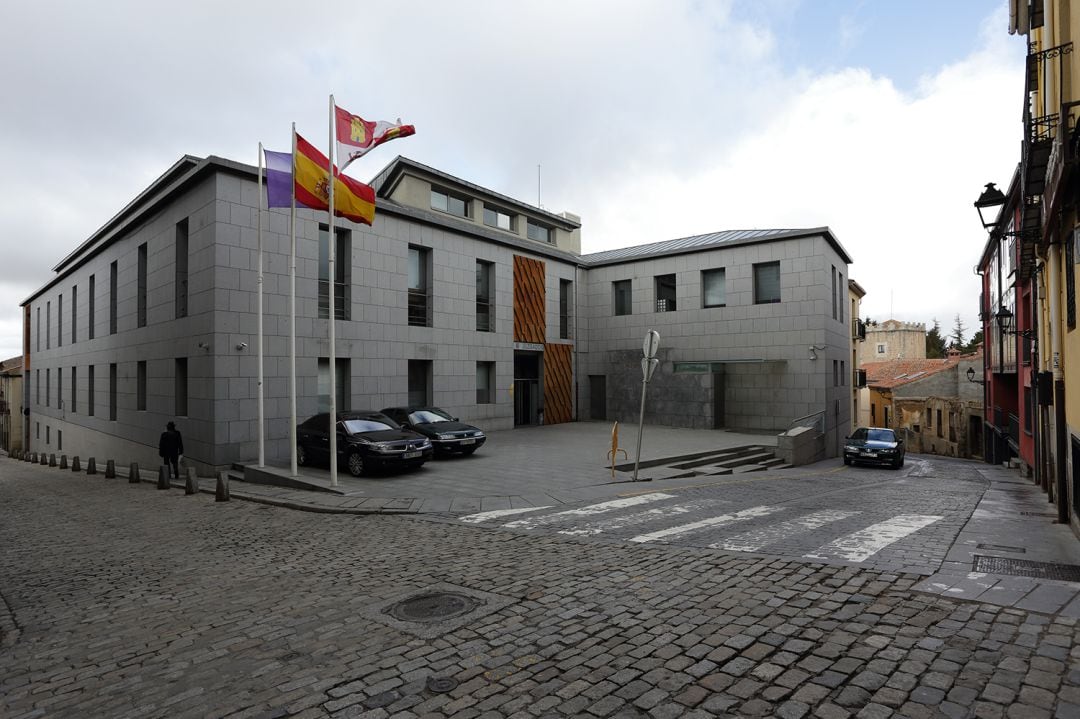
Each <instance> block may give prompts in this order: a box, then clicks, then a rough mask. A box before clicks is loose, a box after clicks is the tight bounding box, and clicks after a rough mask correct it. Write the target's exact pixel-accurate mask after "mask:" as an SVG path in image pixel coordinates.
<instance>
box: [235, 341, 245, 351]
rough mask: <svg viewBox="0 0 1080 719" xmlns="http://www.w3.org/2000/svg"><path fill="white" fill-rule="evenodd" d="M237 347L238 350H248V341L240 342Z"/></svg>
mask: <svg viewBox="0 0 1080 719" xmlns="http://www.w3.org/2000/svg"><path fill="white" fill-rule="evenodd" d="M236 349H238V350H246V349H247V342H241V343H240V344H238V345H236Z"/></svg>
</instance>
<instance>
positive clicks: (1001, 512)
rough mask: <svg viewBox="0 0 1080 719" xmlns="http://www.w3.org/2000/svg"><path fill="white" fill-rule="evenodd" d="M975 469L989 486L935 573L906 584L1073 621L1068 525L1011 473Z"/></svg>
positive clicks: (1076, 561)
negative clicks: (911, 583) (1057, 522)
mask: <svg viewBox="0 0 1080 719" xmlns="http://www.w3.org/2000/svg"><path fill="white" fill-rule="evenodd" d="M979 473H980V474H982V475H983V476H984V477H986V479H987V480H988V481H989V482H990V487H989V489H987V491H986V493H985V494H984V495H983V498H982V500H981V501H980V502H979V506H978V507H977V508H976V510H975V512H974V513H973V514H972V515H971V519H970V520H968V523H967V525H966V526H965V527H964V529H963V530H961V532H960V535H959V536H958V537H957V538H956V541H955V542H954V543H953V546H952V548H951V549H950V550H949V554H948V555H947V556H946V558H945V561H944V562H943V563H942V565H941V569H940V570H939V571H938V573H937V574H934V575H932V576H930V577H929V578H927V579H926V580H925V581H923V582H920V583H919V584H917V585H915V587H913V589H915V590H916V591H920V592H927V593H930V594H939V595H942V596H947V597H952V598H955V599H966V600H972V601H979V602H986V603H987V604H994V605H996V606H1000V607H1012V608H1015V609H1025V610H1029V611H1036V612H1044V613H1047V614H1060V615H1061V616H1064V617H1070V618H1075V619H1080V542H1078V541H1077V538H1076V536H1075V535H1074V534H1073V533H1072V530H1071V529H1070V528H1069V527H1067V526H1065V525H1062V524H1055V523H1054V519H1055V518H1056V516H1057V513H1056V510H1055V508H1054V506H1053V505H1052V504H1050V503H1049V502H1047V499H1046V495H1045V494H1044V493H1043V491H1042V490H1041V489H1040V488H1039V487H1037V486H1036V485H1035V484H1033V483H1032V482H1031V480H1029V479H1025V478H1023V477H1021V476H1020V475H1019V474H1018V473H1017V471H1016V470H1011V469H1004V468H1002V467H996V466H987V467H986V468H985V469H980V470H979ZM976 569H980V570H990V571H975V570H976ZM1018 573H1024V574H1028V575H1030V576H1018Z"/></svg>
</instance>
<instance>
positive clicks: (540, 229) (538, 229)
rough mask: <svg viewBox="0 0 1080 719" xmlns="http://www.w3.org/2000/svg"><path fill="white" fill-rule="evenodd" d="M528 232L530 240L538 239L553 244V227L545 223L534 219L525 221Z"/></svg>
mask: <svg viewBox="0 0 1080 719" xmlns="http://www.w3.org/2000/svg"><path fill="white" fill-rule="evenodd" d="M525 225H526V232H527V234H528V237H529V239H530V240H536V241H537V242H547V243H548V244H551V228H550V227H545V226H544V225H540V224H537V223H535V222H533V221H532V220H529V221H527V222H526V223H525Z"/></svg>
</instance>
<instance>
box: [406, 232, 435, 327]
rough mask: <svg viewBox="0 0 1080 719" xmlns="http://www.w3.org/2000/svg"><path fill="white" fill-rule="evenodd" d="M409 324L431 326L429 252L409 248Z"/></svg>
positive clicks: (417, 248) (426, 249)
mask: <svg viewBox="0 0 1080 719" xmlns="http://www.w3.org/2000/svg"><path fill="white" fill-rule="evenodd" d="M409 324H410V325H412V326H413V327H430V326H431V250H429V249H428V248H426V247H415V246H413V245H410V246H409Z"/></svg>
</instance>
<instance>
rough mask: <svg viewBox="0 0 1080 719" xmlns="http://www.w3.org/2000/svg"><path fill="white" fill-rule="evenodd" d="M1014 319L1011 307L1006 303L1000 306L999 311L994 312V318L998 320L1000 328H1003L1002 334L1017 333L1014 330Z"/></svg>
mask: <svg viewBox="0 0 1080 719" xmlns="http://www.w3.org/2000/svg"><path fill="white" fill-rule="evenodd" d="M1013 319H1014V318H1013V313H1012V312H1011V311H1009V308H1008V307H1006V306H1005V305H1002V306H1001V307H1000V308H998V311H997V312H995V313H994V320H995V321H996V322H997V326H998V329H1000V330H1001V334H1002V335H1008V334H1016V333H1015V332H1013V331H1012V327H1013Z"/></svg>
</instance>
